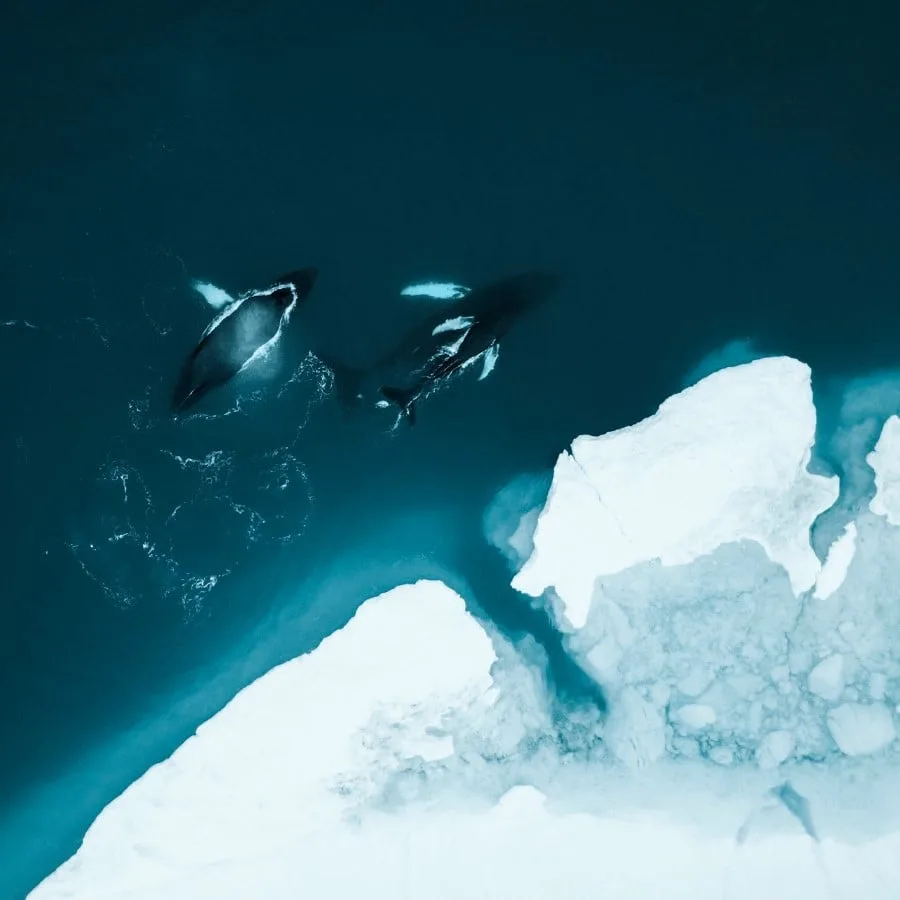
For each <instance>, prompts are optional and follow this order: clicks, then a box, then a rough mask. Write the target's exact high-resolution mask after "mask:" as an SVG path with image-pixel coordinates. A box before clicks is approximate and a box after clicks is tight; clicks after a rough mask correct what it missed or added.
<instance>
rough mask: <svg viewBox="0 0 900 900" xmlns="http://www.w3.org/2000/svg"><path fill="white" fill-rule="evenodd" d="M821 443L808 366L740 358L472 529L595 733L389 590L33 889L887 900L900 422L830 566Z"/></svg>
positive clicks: (440, 600)
mask: <svg viewBox="0 0 900 900" xmlns="http://www.w3.org/2000/svg"><path fill="white" fill-rule="evenodd" d="M815 431H816V414H815V408H814V406H813V402H812V393H811V390H810V373H809V370H808V368H807V367H806V366H805V365H803V364H802V363H799V362H797V361H795V360H791V359H783V358H780V359H760V360H755V361H753V362H751V363H749V364H747V365H740V366H735V367H732V368H729V369H726V370H723V371H719V372H716V373H714V374H712V375H709V376H708V377H706V378H704V379H702V380H701V381H699V382H697V383H696V384H694V385H692V386H691V387H689V388H687V389H686V390H685V391H683V392H682V393H681V394H679V395H677V396H675V397H672V398H670V399H669V400H667V401H666V402H665V403H663V404H662V406H661V407H660V409H659V411H658V412H657V413H656V414H655V415H653V416H651V417H650V418H648V419H646V420H645V421H643V422H640V423H638V424H636V425H634V426H632V427H630V428H625V429H622V430H620V431H617V432H614V433H612V434H607V435H602V436H599V437H581V438H578V439H576V440H575V442H574V443H573V445H572V448H571V450H570V451H566V452H564V453H563V454H562V455H561V456H560V459H559V461H558V462H557V465H556V467H555V471H554V473H553V477H552V482H550V481H549V479H548V478H544V477H543V476H541V475H527V476H523V477H521V478H520V479H517V480H516V481H515V482H514V483H513V484H511V485H510V486H509V487H508V488H507V489H506V490H504V491H502V492H501V493H500V495H498V498H497V500H496V502H495V503H494V504H493V505H492V507H491V509H490V510H488V511H487V512H486V514H485V519H484V526H485V530H486V533H487V535H488V537H489V539H490V540H491V541H492V543H493V544H494V545H495V546H497V547H498V549H500V550H501V551H502V552H503V553H504V554H505V555H506V556H507V558H508V559H509V561H510V563H511V565H512V566H513V568H514V569H516V570H517V571H516V575H515V577H514V584H515V586H516V587H517V588H518V589H519V590H521V591H522V592H523V602H526V596H527V595H531V597H532V598H535V599H534V600H533V601H532V602H537V603H545V604H546V607H547V609H548V611H549V613H550V615H551V617H552V618H553V619H554V621H555V622H556V623H557V625H558V627H559V628H560V630H561V631H563V632H564V633H565V636H566V641H567V645H568V648H569V650H570V652H571V653H572V654H573V656H574V657H575V658H576V659H577V660H578V661H579V662H580V663H581V665H582V666H583V667H584V668H585V670H586V671H587V672H588V673H590V674H591V675H592V676H593V677H594V678H595V679H596V680H597V681H598V683H599V684H600V685H601V686H602V688H603V689H604V691H605V693H606V695H607V696H608V710H607V711H606V712H601V711H600V710H597V709H588V708H580V707H573V708H572V709H570V710H567V711H566V712H567V714H566V715H564V716H560V714H559V706H558V704H557V705H554V698H553V697H551V696H550V693H551V691H550V689H549V688H548V685H547V683H546V681H545V679H544V676H543V669H542V667H541V665H540V664H539V660H540V654H539V653H536V652H535V651H534V648H533V646H531V645H530V644H529V642H528V641H527V640H525V641H523V642H522V643H521V644H519V645H517V646H515V647H514V646H512V645H511V644H510V643H508V642H507V641H506V640H505V639H504V638H502V637H501V636H500V635H499V634H497V633H494V632H493V631H491V632H489V631H487V630H485V629H486V627H487V626H484V625H482V624H480V623H479V622H477V621H476V620H475V619H474V618H473V617H472V616H471V615H470V614H469V612H467V609H466V605H465V603H464V602H463V600H462V599H461V598H460V597H459V596H458V595H456V594H455V593H454V592H452V591H451V590H450V589H449V588H447V587H446V586H444V585H442V584H440V583H437V582H419V583H417V584H415V585H406V586H402V587H399V588H397V589H395V590H393V591H390V592H388V593H386V594H383V595H381V596H380V597H376V598H373V599H371V600H369V601H367V602H366V603H365V604H363V606H362V607H361V608H360V609H359V610H358V612H357V613H356V615H355V617H354V618H353V619H352V620H351V621H350V622H349V624H348V625H346V626H345V627H344V628H343V629H342V630H340V631H338V632H336V633H335V634H333V635H331V636H330V637H329V638H327V639H326V640H324V641H323V642H322V643H321V644H320V646H319V647H318V648H317V649H315V650H313V651H312V652H310V653H308V654H307V655H305V656H302V657H299V658H297V659H295V660H292V661H291V662H288V663H285V664H283V665H281V666H279V667H277V668H276V669H273V670H272V671H270V672H269V673H268V674H266V675H265V676H263V677H262V678H260V679H259V680H258V681H256V682H254V683H253V684H251V685H250V686H249V687H247V688H245V689H244V690H243V691H241V693H239V694H238V695H237V696H236V697H235V698H234V700H232V702H231V703H229V704H228V705H227V706H226V707H225V708H224V709H223V710H222V711H221V712H220V713H218V714H217V715H216V716H214V717H213V718H212V719H211V720H209V721H208V722H207V723H205V724H204V725H203V726H201V728H200V729H199V730H198V732H197V734H196V735H195V736H194V737H192V738H191V739H190V740H188V741H187V742H186V743H185V744H183V745H182V746H181V747H180V748H179V749H178V750H177V751H176V752H175V753H174V754H173V755H172V757H171V758H170V759H168V760H166V761H165V762H163V763H161V764H159V765H157V766H155V767H153V768H152V769H150V770H149V771H148V772H147V773H146V774H145V775H144V776H143V777H142V778H141V779H139V780H138V781H137V782H135V783H134V784H133V785H132V786H131V787H130V788H128V790H126V791H125V793H123V794H122V795H121V796H120V797H119V798H117V799H116V800H114V801H113V802H112V803H110V805H109V806H108V807H107V808H106V809H105V810H104V811H103V812H102V813H101V815H100V816H99V817H98V818H97V820H96V821H95V822H94V824H93V825H92V826H91V828H90V830H89V831H88V833H87V834H86V836H85V839H84V842H83V845H82V847H81V848H80V849H79V851H78V853H77V854H76V855H75V856H74V857H73V858H72V859H71V860H69V861H68V862H67V863H65V864H64V865H63V866H62V867H60V868H59V869H58V870H57V871H56V872H55V873H54V874H53V875H51V876H50V877H49V878H47V879H46V880H45V881H44V882H43V883H42V884H41V885H40V886H39V887H38V888H36V889H35V891H34V892H33V893H32V895H31V897H32V898H34V900H53V898H63V897H66V898H72V897H76V898H97V900H106V898H129V900H149V898H156V897H163V898H166V900H179V898H196V897H207V896H209V897H216V898H246V897H265V898H275V900H278V898H285V900H286V898H295V897H298V896H302V897H304V898H329V900H330V898H345V897H346V898H354V897H358V896H365V897H371V898H391V900H397V898H415V900H444V898H446V900H450V898H454V900H457V898H458V900H463V898H465V900H475V898H485V900H488V898H489V900H502V898H516V900H550V898H556V897H559V896H561V895H573V896H578V897H582V896H585V897H603V898H616V900H618V898H622V900H625V898H628V900H645V898H654V900H656V898H658V900H676V898H685V900H687V898H690V900H706V898H709V900H713V898H715V900H723V898H724V900H738V898H740V900H750V898H754V900H757V898H760V897H765V898H768V900H782V898H784V900H787V898H790V900H798V898H816V897H820V896H821V897H854V898H855V897H866V898H867V900H882V898H884V900H887V898H892V900H893V898H896V897H897V896H900V808H898V806H897V804H896V802H895V798H896V796H898V795H900V794H898V792H900V767H898V766H896V765H895V756H894V754H895V753H896V751H897V747H896V745H897V743H900V742H897V741H896V740H895V727H896V726H895V714H896V704H897V703H898V702H900V696H898V693H900V664H898V660H900V652H898V651H900V647H898V646H897V641H898V636H900V604H898V603H897V602H896V601H895V599H894V598H895V588H894V582H895V579H894V577H893V572H894V568H895V567H894V566H893V564H892V562H891V561H892V560H893V559H900V552H898V551H900V538H898V534H897V532H896V528H895V526H894V524H893V523H894V522H895V521H900V491H896V490H892V486H894V485H895V484H896V482H897V480H898V476H900V464H898V460H900V429H898V427H897V422H896V421H892V423H889V427H885V428H884V430H883V432H882V434H881V439H880V440H879V441H878V444H877V446H876V448H875V449H874V450H873V451H872V453H871V454H870V455H869V458H868V459H869V464H870V465H871V466H872V467H873V470H874V471H875V482H876V485H877V490H876V494H875V496H874V497H873V498H872V500H871V504H870V508H864V509H861V510H860V511H859V514H858V515H857V516H856V518H855V519H854V520H853V521H852V522H851V523H849V524H848V525H847V527H846V528H845V529H844V532H843V534H842V535H841V536H840V537H839V538H838V539H837V540H835V541H834V542H833V544H832V546H831V548H830V549H829V551H828V553H827V554H823V556H825V560H824V562H823V561H822V560H820V559H819V557H818V556H817V555H816V554H815V553H814V552H813V550H812V548H811V545H810V537H809V532H810V528H811V526H812V525H813V523H814V522H815V521H816V518H817V517H818V516H819V515H820V514H822V513H823V512H824V511H825V510H826V509H828V508H829V507H830V506H831V505H832V504H834V503H835V501H836V498H837V497H838V488H839V485H838V483H837V479H836V478H834V477H831V478H828V477H823V476H821V475H816V474H813V473H811V472H810V471H809V470H808V467H807V466H808V463H809V461H810V458H811V453H812V447H813V441H814V436H815ZM895 473H896V474H895ZM548 486H549V493H548Z"/></svg>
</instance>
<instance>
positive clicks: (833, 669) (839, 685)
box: [808, 653, 844, 700]
mask: <svg viewBox="0 0 900 900" xmlns="http://www.w3.org/2000/svg"><path fill="white" fill-rule="evenodd" d="M808 684H809V689H810V690H811V691H812V692H813V693H814V694H816V695H818V696H819V697H821V698H822V699H823V700H837V699H838V698H839V697H840V696H841V692H842V691H843V690H844V657H843V656H841V654H840V653H835V654H833V655H832V656H829V657H827V658H826V659H823V660H822V662H820V663H819V664H818V665H817V666H816V667H815V668H814V669H813V670H812V672H810V673H809V681H808Z"/></svg>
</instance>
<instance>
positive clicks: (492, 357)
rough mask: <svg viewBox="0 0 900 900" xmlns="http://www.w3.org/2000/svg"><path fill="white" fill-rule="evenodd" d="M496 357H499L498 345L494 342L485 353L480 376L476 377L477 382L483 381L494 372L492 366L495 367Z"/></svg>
mask: <svg viewBox="0 0 900 900" xmlns="http://www.w3.org/2000/svg"><path fill="white" fill-rule="evenodd" d="M498 356H500V345H499V344H498V343H496V342H495V343H493V344H491V346H490V347H488V348H487V350H486V351H485V354H484V363H483V364H482V369H481V374H480V375H479V376H478V380H479V381H484V379H485V378H487V377H488V375H490V374H491V372H493V371H494V366H496V365H497V357H498Z"/></svg>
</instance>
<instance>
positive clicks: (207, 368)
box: [172, 267, 318, 415]
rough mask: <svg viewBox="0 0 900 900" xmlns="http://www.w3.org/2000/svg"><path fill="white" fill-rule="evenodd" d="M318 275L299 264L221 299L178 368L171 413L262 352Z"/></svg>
mask: <svg viewBox="0 0 900 900" xmlns="http://www.w3.org/2000/svg"><path fill="white" fill-rule="evenodd" d="M317 277H318V270H317V269H316V268H314V267H310V268H306V269H298V270H297V271H295V272H289V273H288V274H286V275H282V276H281V277H280V278H277V279H275V281H273V282H272V283H270V284H269V285H268V286H267V287H265V288H262V289H259V290H251V291H248V292H247V293H245V294H242V295H240V296H239V297H238V298H237V299H236V300H233V301H231V302H226V303H223V304H221V305H223V306H224V308H223V309H222V310H221V312H220V313H219V314H218V315H217V316H216V317H215V318H214V319H213V320H212V321H211V322H210V323H209V325H207V326H206V329H205V330H204V332H203V334H201V335H200V340H199V341H198V343H197V345H196V347H194V349H193V350H192V351H191V353H190V354H189V355H188V357H187V359H186V360H185V361H184V364H183V365H182V367H181V372H180V374H179V377H178V381H177V383H176V385H175V389H174V391H173V393H172V411H173V413H175V414H176V415H179V414H181V413H184V412H187V411H188V410H189V409H191V408H192V407H194V406H196V405H197V404H198V403H199V402H200V401H201V400H202V399H203V398H204V397H205V396H206V395H207V394H209V392H210V391H212V390H214V389H216V388H218V387H221V386H222V385H224V384H227V383H228V382H229V381H231V379H232V378H234V377H235V375H237V374H238V373H239V372H242V371H244V370H245V369H246V368H247V367H248V366H251V365H252V364H253V363H254V362H255V361H256V360H258V359H260V358H261V357H263V356H265V355H266V353H267V352H268V350H269V349H270V348H271V347H272V346H273V345H274V344H275V343H276V342H277V341H278V338H279V337H280V336H281V332H282V329H283V328H284V326H285V325H286V324H287V323H288V321H289V320H290V317H291V313H292V312H293V311H294V309H295V307H296V306H297V304H298V303H300V302H302V301H303V300H305V299H306V298H307V297H308V296H309V294H310V292H311V291H312V289H313V285H314V284H315V283H316V278H317ZM205 287H207V288H208V287H209V285H205ZM222 293H223V295H224V292H222ZM224 297H226V298H227V295H224ZM228 299H230V298H228Z"/></svg>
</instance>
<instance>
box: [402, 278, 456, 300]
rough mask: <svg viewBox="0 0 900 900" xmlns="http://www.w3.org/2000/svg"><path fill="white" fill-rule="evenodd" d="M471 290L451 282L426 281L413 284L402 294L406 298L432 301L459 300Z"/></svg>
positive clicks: (404, 289)
mask: <svg viewBox="0 0 900 900" xmlns="http://www.w3.org/2000/svg"><path fill="white" fill-rule="evenodd" d="M470 290H471V288H467V287H465V286H463V285H461V284H454V283H453V282H451V281H426V282H423V283H420V284H411V285H408V286H407V287H405V288H403V290H402V291H400V294H401V295H402V296H404V297H429V298H431V299H432V300H458V299H459V298H460V297H465V296H466V294H468V293H469V291H470Z"/></svg>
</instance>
